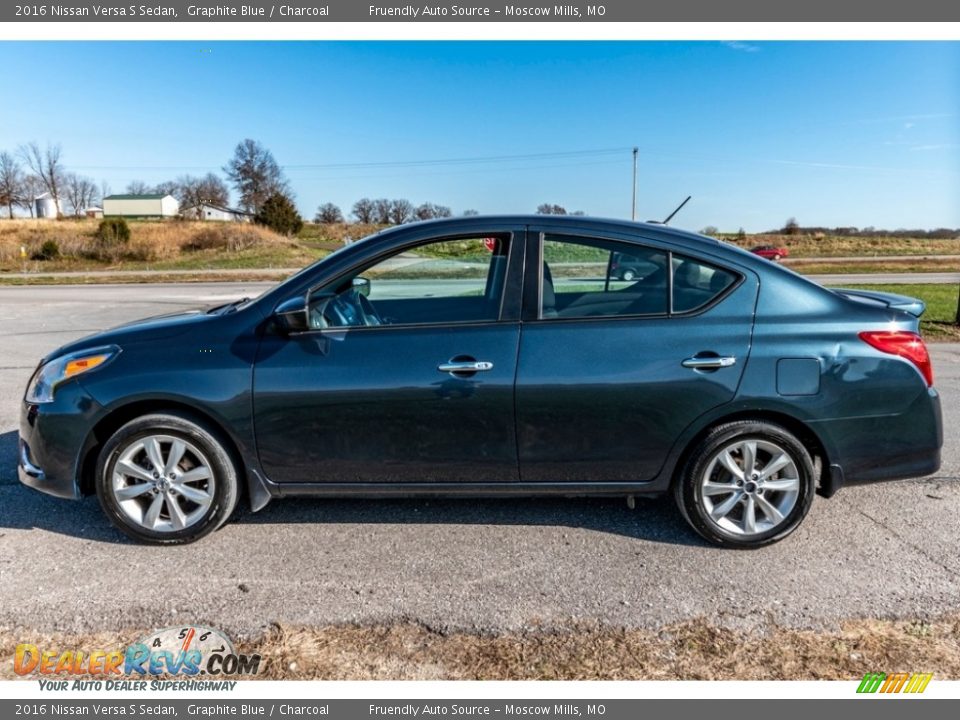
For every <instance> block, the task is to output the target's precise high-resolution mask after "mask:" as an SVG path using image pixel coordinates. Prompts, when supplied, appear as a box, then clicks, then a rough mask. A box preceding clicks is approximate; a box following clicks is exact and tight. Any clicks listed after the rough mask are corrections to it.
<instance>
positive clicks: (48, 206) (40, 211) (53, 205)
mask: <svg viewBox="0 0 960 720" xmlns="http://www.w3.org/2000/svg"><path fill="white" fill-rule="evenodd" d="M33 203H34V205H35V206H36V211H37V217H38V218H56V217H57V215H58V213H57V202H56V201H55V200H54V199H53V196H52V195H50V193H44V194H43V195H38V196H37V197H36V198H34V201H33Z"/></svg>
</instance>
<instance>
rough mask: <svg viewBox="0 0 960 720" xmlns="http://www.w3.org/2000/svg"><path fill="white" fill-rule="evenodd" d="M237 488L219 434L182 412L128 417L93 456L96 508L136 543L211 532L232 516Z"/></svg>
mask: <svg viewBox="0 0 960 720" xmlns="http://www.w3.org/2000/svg"><path fill="white" fill-rule="evenodd" d="M238 488H239V483H238V479H237V468H236V465H235V464H234V461H233V459H232V457H231V454H230V451H229V450H228V445H227V443H226V442H225V441H224V439H223V438H222V436H221V434H220V433H219V432H218V431H216V430H215V429H214V428H211V427H209V426H207V425H206V424H205V423H202V422H200V421H198V420H196V419H194V418H192V417H190V416H188V415H186V414H180V413H174V412H169V413H156V414H150V415H143V416H141V417H139V418H136V419H135V420H131V421H130V422H128V423H127V424H126V425H123V426H122V427H121V428H120V429H119V430H117V431H116V432H115V433H114V434H113V435H112V436H111V437H110V439H109V440H107V442H106V444H105V445H104V447H103V450H102V451H101V452H100V456H99V458H98V461H97V470H96V490H97V497H98V499H99V500H100V506H101V507H102V508H103V511H104V513H105V514H106V516H107V517H108V518H109V519H110V522H111V523H113V525H114V526H115V527H116V528H117V529H119V530H120V531H121V532H123V533H125V534H126V535H127V536H129V537H131V538H133V539H134V540H137V541H139V542H143V543H149V544H154V545H180V544H186V543H190V542H194V541H196V540H199V539H200V538H202V537H204V536H205V535H208V534H210V533H211V532H213V531H214V530H216V529H217V528H218V527H220V526H221V525H223V524H224V523H225V522H226V521H227V520H228V519H229V518H230V516H231V515H232V514H233V511H234V509H235V508H236V506H237V498H238Z"/></svg>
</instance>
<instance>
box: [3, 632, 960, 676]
mask: <svg viewBox="0 0 960 720" xmlns="http://www.w3.org/2000/svg"><path fill="white" fill-rule="evenodd" d="M140 634H141V633H138V632H129V633H123V634H120V633H102V634H99V635H95V636H84V637H79V638H78V637H68V636H63V635H48V636H40V635H38V634H36V633H26V632H23V633H18V634H16V635H14V634H12V633H9V632H6V633H3V634H2V636H0V656H4V657H8V658H9V657H12V655H13V651H14V647H15V645H16V643H18V642H24V641H29V642H34V643H36V644H38V645H43V646H44V647H45V648H61V649H71V648H81V649H87V650H93V649H112V648H115V647H122V646H124V644H125V643H129V642H130V641H131V640H132V639H133V638H135V637H137V636H139V635H140ZM238 649H239V650H240V651H241V652H246V653H254V652H255V653H259V654H260V655H261V656H262V657H263V659H264V660H263V664H262V671H261V675H260V676H259V677H260V678H261V679H296V680H308V679H309V680H314V679H322V680H439V679H443V680H852V679H859V678H861V677H862V676H863V674H864V673H865V672H868V671H870V672H873V671H881V672H893V671H906V672H932V673H934V675H935V677H936V678H938V679H948V678H960V616H957V617H950V618H943V619H940V620H937V621H933V622H923V621H919V620H914V621H891V620H852V621H849V622H846V623H844V624H843V625H842V627H840V628H839V629H838V630H835V631H821V632H814V631H801V630H790V629H784V628H779V627H775V626H773V627H767V628H766V629H763V630H753V631H739V630H730V629H724V628H720V627H717V626H715V625H711V624H709V623H708V622H706V621H705V620H694V621H690V622H685V623H681V624H677V625H672V626H669V627H665V628H663V629H661V630H659V631H653V630H622V629H603V628H582V627H581V628H574V629H571V630H569V631H566V632H530V633H522V634H505V635H496V636H489V635H476V634H469V633H451V634H443V633H438V632H435V631H432V630H429V629H427V628H424V627H422V626H419V625H412V624H398V625H391V626H377V627H355V626H346V627H325V628H295V627H280V626H277V627H274V628H273V629H271V630H270V631H269V632H268V633H266V634H265V635H264V636H263V637H260V638H258V639H255V640H249V641H244V642H241V643H239V648H238ZM0 678H2V679H12V678H15V675H14V674H13V669H12V663H3V664H0Z"/></svg>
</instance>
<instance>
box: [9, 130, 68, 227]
mask: <svg viewBox="0 0 960 720" xmlns="http://www.w3.org/2000/svg"><path fill="white" fill-rule="evenodd" d="M60 155H61V148H60V146H59V145H50V144H48V145H47V147H46V148H45V149H42V150H41V148H40V145H38V144H37V143H35V142H31V143H27V144H26V145H22V146H21V147H20V156H21V157H22V158H23V161H24V162H25V163H26V164H27V167H28V168H30V172H32V173H33V174H34V175H36V176H37V177H38V178H40V181H41V182H42V183H43V186H44V188H46V191H47V192H48V193H50V197H51V198H53V202H54V203H55V204H56V206H57V215H59V214H60V196H61V194H62V191H61V190H62V186H63V175H64V171H63V162H62V161H61V160H60Z"/></svg>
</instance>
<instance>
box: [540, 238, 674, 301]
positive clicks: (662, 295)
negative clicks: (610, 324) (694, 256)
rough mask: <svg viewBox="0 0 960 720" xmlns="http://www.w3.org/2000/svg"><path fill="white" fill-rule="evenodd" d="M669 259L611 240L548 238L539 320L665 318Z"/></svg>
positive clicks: (651, 251)
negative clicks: (629, 317) (620, 317)
mask: <svg viewBox="0 0 960 720" xmlns="http://www.w3.org/2000/svg"><path fill="white" fill-rule="evenodd" d="M666 267H667V254H666V253H665V252H663V251H661V250H655V249H653V248H647V247H643V246H641V245H634V244H633V243H624V242H617V241H611V240H598V239H595V238H578V237H568V236H562V235H546V236H545V237H544V242H543V264H542V267H541V287H542V293H541V301H540V317H542V318H545V319H549V318H578V317H616V316H619V315H662V314H665V313H666V312H667V305H668V304H667V274H666Z"/></svg>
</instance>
